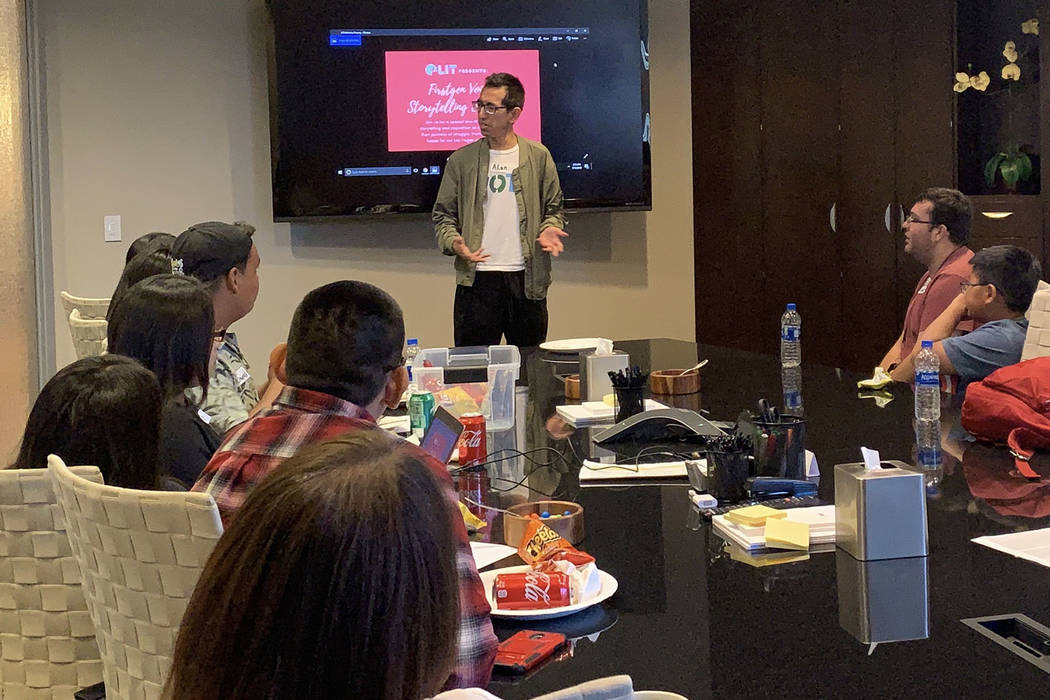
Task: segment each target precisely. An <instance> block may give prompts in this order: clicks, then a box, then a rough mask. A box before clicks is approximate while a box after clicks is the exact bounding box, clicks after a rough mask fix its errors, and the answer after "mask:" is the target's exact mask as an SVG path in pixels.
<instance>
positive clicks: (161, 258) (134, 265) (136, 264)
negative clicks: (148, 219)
mask: <svg viewBox="0 0 1050 700" xmlns="http://www.w3.org/2000/svg"><path fill="white" fill-rule="evenodd" d="M172 240H174V238H173V239H172ZM165 274H167V275H170V274H171V241H168V240H163V239H161V240H157V241H155V242H153V243H151V244H150V245H148V246H146V248H145V249H143V251H142V252H141V253H139V254H138V255H136V256H135V257H133V258H132V259H131V261H130V262H128V264H127V265H125V266H124V271H123V272H122V273H121V275H120V280H118V281H117V288H116V289H114V290H113V294H112V295H111V296H110V300H109V309H108V310H107V311H106V320H107V321H108V320H109V318H110V317H111V315H112V314H113V308H114V307H115V305H116V304H117V301H118V300H119V299H120V297H122V296H124V294H126V293H127V291H128V289H129V288H130V287H132V286H134V285H135V284H136V283H138V282H141V281H142V280H144V279H146V278H147V277H153V276H154V275H165Z"/></svg>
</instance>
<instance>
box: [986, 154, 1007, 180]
mask: <svg viewBox="0 0 1050 700" xmlns="http://www.w3.org/2000/svg"><path fill="white" fill-rule="evenodd" d="M1005 157H1006V154H1005V153H996V154H995V155H994V156H992V157H991V158H989V159H988V162H987V163H985V164H984V181H985V182H987V183H988V186H989V187H995V171H996V170H998V169H999V163H1001V162H1002V161H1003V158H1005Z"/></svg>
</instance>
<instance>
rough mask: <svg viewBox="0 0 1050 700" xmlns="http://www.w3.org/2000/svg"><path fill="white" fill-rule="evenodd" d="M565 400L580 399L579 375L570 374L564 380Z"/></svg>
mask: <svg viewBox="0 0 1050 700" xmlns="http://www.w3.org/2000/svg"><path fill="white" fill-rule="evenodd" d="M565 398H567V399H579V398H580V375H578V374H570V375H569V376H567V377H566V378H565Z"/></svg>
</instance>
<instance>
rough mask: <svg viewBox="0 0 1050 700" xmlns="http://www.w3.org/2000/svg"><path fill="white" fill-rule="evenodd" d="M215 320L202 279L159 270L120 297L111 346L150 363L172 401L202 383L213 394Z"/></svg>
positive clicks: (112, 322)
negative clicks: (210, 366) (211, 365)
mask: <svg viewBox="0 0 1050 700" xmlns="http://www.w3.org/2000/svg"><path fill="white" fill-rule="evenodd" d="M213 323H214V312H213V311H212V301H211V295H210V294H208V292H207V290H205V288H204V286H203V285H202V284H201V283H200V282H199V281H197V280H195V279H193V278H192V277H186V276H184V275H173V274H170V273H169V274H167V275H155V276H153V277H149V278H147V279H144V280H142V281H141V282H137V283H136V284H134V285H132V286H131V287H130V288H129V289H128V291H127V292H126V293H125V294H124V295H123V296H121V297H120V298H119V299H117V303H116V307H115V308H114V309H113V313H112V314H111V315H110V320H109V328H108V330H107V333H106V338H107V340H108V350H109V352H113V353H117V354H119V355H127V356H128V357H133V358H135V359H136V360H138V361H139V362H141V363H142V364H144V365H145V366H146V367H147V368H149V369H150V370H151V371H152V372H153V373H154V374H155V375H157V379H158V380H159V381H160V386H161V388H162V389H163V390H164V396H165V398H166V399H168V400H170V399H173V398H176V397H177V396H178V395H179V394H181V393H182V391H183V390H184V389H186V388H188V387H191V386H196V385H200V386H201V388H202V391H203V392H204V393H205V394H207V391H208V375H209V372H208V361H209V360H210V358H211V343H212V333H213V331H214V328H213V327H212V324H213Z"/></svg>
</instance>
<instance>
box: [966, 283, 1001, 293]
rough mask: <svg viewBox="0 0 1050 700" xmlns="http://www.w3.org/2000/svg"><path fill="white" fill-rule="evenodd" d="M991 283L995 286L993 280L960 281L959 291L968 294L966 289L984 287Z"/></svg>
mask: <svg viewBox="0 0 1050 700" xmlns="http://www.w3.org/2000/svg"><path fill="white" fill-rule="evenodd" d="M989 284H991V285H992V286H993V287H995V285H994V284H992V283H991V282H960V283H959V291H960V292H961V293H962V294H966V290H967V289H969V288H970V287H984V286H986V285H989ZM995 288H996V289H998V287H995Z"/></svg>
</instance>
